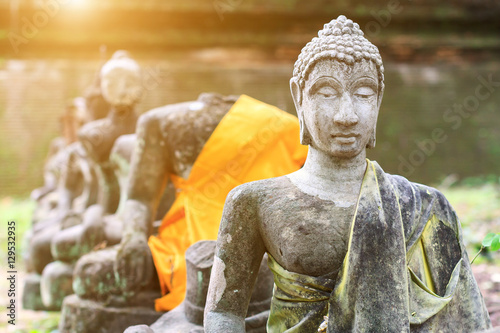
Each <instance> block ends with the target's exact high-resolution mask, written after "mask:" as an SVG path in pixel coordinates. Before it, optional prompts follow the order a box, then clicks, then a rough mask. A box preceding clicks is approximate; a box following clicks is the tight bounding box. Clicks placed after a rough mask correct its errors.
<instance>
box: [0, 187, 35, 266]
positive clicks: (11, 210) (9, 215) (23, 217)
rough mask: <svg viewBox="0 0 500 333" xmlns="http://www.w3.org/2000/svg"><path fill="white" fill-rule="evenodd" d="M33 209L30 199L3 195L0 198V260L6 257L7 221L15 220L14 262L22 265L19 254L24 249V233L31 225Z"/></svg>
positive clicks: (33, 204)
mask: <svg viewBox="0 0 500 333" xmlns="http://www.w3.org/2000/svg"><path fill="white" fill-rule="evenodd" d="M34 209H35V203H34V202H33V201H31V200H30V199H14V198H10V197H5V198H2V199H0V221H1V222H0V223H1V225H2V231H1V232H0V235H2V237H1V238H0V247H1V249H2V251H0V252H1V253H2V259H1V260H2V262H5V261H6V259H7V257H6V255H7V251H6V249H7V223H8V222H10V221H15V222H16V225H15V226H16V248H17V253H16V255H17V257H16V264H18V265H19V264H20V265H22V264H23V263H22V260H21V254H22V252H23V251H24V250H25V249H24V247H25V245H24V244H23V240H24V235H25V233H26V231H28V230H29V229H30V227H31V215H32V214H33V210H34Z"/></svg>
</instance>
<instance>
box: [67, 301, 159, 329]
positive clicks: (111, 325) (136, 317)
mask: <svg viewBox="0 0 500 333" xmlns="http://www.w3.org/2000/svg"><path fill="white" fill-rule="evenodd" d="M161 315H162V313H161V312H156V311H155V310H154V309H152V308H151V307H142V306H135V307H126V308H123V307H119V308H117V307H112V306H105V305H103V304H102V303H99V302H94V301H90V300H82V299H80V298H78V296H76V295H71V296H68V297H66V298H65V299H64V304H63V311H62V315H61V321H60V322H59V331H60V332H61V333H109V332H123V331H124V330H125V329H126V328H127V327H129V326H133V325H138V324H150V323H153V322H154V321H155V320H157V319H158V317H160V316H161Z"/></svg>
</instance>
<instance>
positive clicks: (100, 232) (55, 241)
mask: <svg viewBox="0 0 500 333" xmlns="http://www.w3.org/2000/svg"><path fill="white" fill-rule="evenodd" d="M100 83H101V91H102V94H103V97H104V99H105V100H106V101H107V102H108V104H109V105H110V106H111V110H110V112H109V114H108V116H107V117H106V118H103V119H99V120H96V121H92V122H90V123H87V124H85V125H84V126H83V127H82V128H81V129H80V131H79V133H78V139H79V143H80V147H82V148H83V150H84V154H85V156H86V157H87V161H88V162H89V164H90V168H91V169H92V172H95V175H96V179H97V182H98V189H99V191H98V193H97V202H96V204H95V205H92V206H90V207H88V208H86V207H84V208H83V209H84V211H83V212H81V213H80V212H78V213H77V216H76V218H75V220H74V221H73V222H68V221H67V219H66V221H64V222H63V223H62V224H61V225H60V228H59V230H58V231H57V232H56V233H55V235H54V236H53V237H52V239H51V254H52V257H53V258H54V259H55V261H54V262H52V263H50V264H48V265H47V266H46V267H45V268H44V271H43V273H42V280H41V294H42V300H43V302H44V304H46V305H47V306H49V305H51V306H53V307H60V306H61V304H62V300H63V298H64V297H65V296H67V295H69V294H72V293H73V289H72V275H73V264H74V262H75V261H76V260H77V259H78V258H79V257H81V256H82V255H83V254H85V253H88V252H90V251H91V250H92V249H93V248H94V247H95V246H97V245H98V244H99V243H101V242H108V243H110V244H113V243H114V244H116V243H117V242H119V241H120V239H121V229H120V225H121V224H120V223H113V222H115V221H114V220H113V219H108V221H104V220H105V219H104V217H105V216H107V215H109V214H113V213H114V212H115V211H116V209H117V207H118V203H119V199H120V188H119V182H118V178H117V175H116V171H117V165H115V164H114V163H113V162H112V161H111V160H110V156H111V152H112V148H113V146H114V144H115V141H116V139H117V138H118V137H120V136H121V135H124V134H129V133H133V132H134V131H135V124H136V121H137V116H136V114H135V106H136V104H137V102H138V101H139V100H140V97H141V90H142V86H141V84H142V81H141V74H140V67H139V65H138V64H137V63H136V62H135V61H134V60H132V59H131V58H128V57H126V56H124V55H119V56H116V55H115V56H113V57H112V59H111V60H110V61H108V62H107V63H106V64H105V65H104V66H103V67H102V69H101V73H100ZM124 142H128V141H124ZM130 146H132V145H130ZM129 150H131V149H129ZM121 151H127V149H122V150H121ZM124 159H125V160H127V158H126V157H125V158H124ZM105 222H109V223H105Z"/></svg>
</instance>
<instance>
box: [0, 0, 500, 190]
mask: <svg viewBox="0 0 500 333" xmlns="http://www.w3.org/2000/svg"><path fill="white" fill-rule="evenodd" d="M339 14H345V15H347V16H348V17H349V18H352V19H353V20H354V21H355V22H358V23H359V24H360V26H361V28H362V29H363V30H364V31H365V35H366V36H367V37H368V39H369V40H371V41H372V42H373V43H374V44H375V45H377V46H378V47H379V49H380V51H381V53H382V56H383V60H384V65H385V68H386V75H385V80H386V93H385V96H384V101H383V104H382V108H381V112H380V119H379V125H378V137H377V141H378V145H377V149H375V150H374V151H372V152H370V157H371V158H373V159H376V160H378V161H379V162H380V163H381V165H382V166H383V167H384V169H385V170H386V171H388V172H391V173H398V174H402V175H404V176H406V177H407V178H409V179H411V180H413V181H417V182H424V183H436V182H441V181H442V180H443V179H445V178H446V177H447V176H448V175H450V174H453V175H456V176H457V177H458V179H464V178H467V177H484V178H488V177H489V178H491V180H493V179H494V178H498V170H499V169H500V144H499V142H500V117H499V116H498V115H499V111H500V110H499V108H500V86H499V85H500V84H499V82H500V20H498V17H500V2H498V1H495V0H450V1H438V0H412V1H408V0H375V1H364V0H363V1H361V0H339V1H326V0H287V1H282V0H280V1H278V0H182V1H181V0H178V1H176V0H169V1H164V0H142V1H137V0H0V86H1V87H2V89H1V90H0V120H1V121H0V133H1V135H0V147H1V148H0V170H1V173H0V184H1V185H0V197H1V196H7V195H8V196H12V195H14V196H23V195H28V194H29V192H30V191H31V190H32V189H33V188H35V187H38V186H40V185H41V184H42V172H41V167H42V166H43V162H44V158H45V156H46V155H47V151H48V148H49V142H50V140H51V139H52V138H54V137H55V136H57V135H58V134H59V133H60V131H61V129H60V127H61V126H60V120H59V119H60V116H61V115H62V112H63V110H64V107H65V105H66V104H67V103H68V101H69V100H70V99H72V98H74V97H77V96H81V95H82V93H83V91H84V90H85V88H86V87H88V86H89V85H90V84H91V83H92V81H93V78H94V76H95V75H96V72H97V71H98V69H99V67H100V65H101V64H102V63H103V62H104V61H105V60H106V59H108V58H109V57H110V56H111V55H112V54H113V52H114V51H116V50H118V49H126V50H128V51H130V52H131V54H132V56H133V57H134V58H136V59H137V60H138V61H139V62H140V64H141V65H142V66H143V69H144V72H145V74H146V79H145V80H147V82H145V86H146V90H147V94H146V96H145V98H144V99H143V101H142V104H141V105H140V107H139V111H140V112H145V111H147V110H149V109H151V108H153V107H157V106H160V105H165V104H170V103H176V102H181V101H186V100H192V99H195V98H196V97H197V96H198V94H199V93H201V92H204V91H215V92H219V93H222V94H243V93H245V94H248V95H250V96H253V97H255V98H258V99H260V100H263V101H265V102H268V103H270V104H274V105H277V106H279V107H280V108H282V109H284V110H286V111H288V112H291V113H295V109H294V107H293V104H292V100H291V97H290V93H289V85H288V81H289V79H290V77H291V73H292V67H293V63H294V62H295V60H296V58H297V56H298V54H299V52H300V49H301V48H302V47H303V46H304V45H305V43H307V42H308V41H309V40H310V39H311V38H312V37H313V36H315V35H316V33H317V31H318V30H319V29H321V28H322V26H323V24H324V23H326V22H328V21H330V20H331V19H333V18H336V17H337V16H338V15H339ZM487 81H493V82H496V84H491V83H490V85H489V86H488V87H485V88H478V87H479V86H481V85H484V82H487ZM477 89H479V94H482V95H480V96H486V95H487V97H486V98H484V97H483V98H478V97H476V94H477V93H478V91H477ZM488 89H490V90H492V91H490V90H488ZM435 129H441V131H439V133H441V135H439V137H440V138H441V139H443V140H440V141H441V142H435V144H431V143H430V141H428V140H433V134H432V133H433V130H435ZM422 147H423V148H422Z"/></svg>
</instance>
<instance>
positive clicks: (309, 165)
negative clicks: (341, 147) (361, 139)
mask: <svg viewBox="0 0 500 333" xmlns="http://www.w3.org/2000/svg"><path fill="white" fill-rule="evenodd" d="M365 171H366V152H365V150H363V151H362V152H361V153H360V154H359V155H357V156H354V157H352V158H340V157H335V156H331V155H329V154H326V153H324V152H322V151H320V150H317V149H316V148H314V147H312V146H309V153H308V154H307V159H306V163H305V164H304V166H303V167H302V169H300V170H298V171H296V172H294V173H292V174H289V175H287V177H288V179H289V180H290V181H291V182H292V183H293V184H295V185H296V186H297V187H298V188H299V189H300V190H301V191H302V192H304V193H306V194H309V195H313V196H317V197H319V198H320V199H323V200H330V201H333V202H334V203H335V205H336V206H338V207H345V208H348V207H350V208H352V209H354V208H355V204H356V201H357V199H358V196H359V192H360V189H361V183H362V182H363V177H364V174H365Z"/></svg>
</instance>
